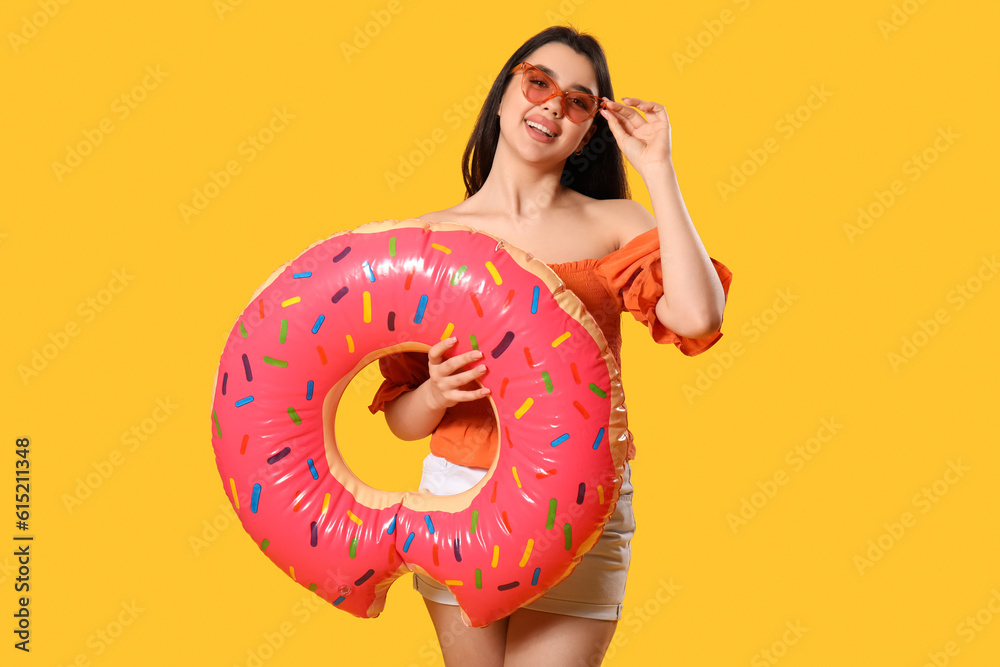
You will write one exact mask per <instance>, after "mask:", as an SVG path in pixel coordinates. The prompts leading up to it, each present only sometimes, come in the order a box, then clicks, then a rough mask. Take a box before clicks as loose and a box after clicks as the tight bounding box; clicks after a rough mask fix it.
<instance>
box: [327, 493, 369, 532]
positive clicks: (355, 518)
mask: <svg viewBox="0 0 1000 667" xmlns="http://www.w3.org/2000/svg"><path fill="white" fill-rule="evenodd" d="M328 495H329V494H328ZM347 518H348V519H350V520H351V521H353V522H354V523H356V524H358V525H359V526H360V525H361V519H360V518H358V516H357V515H356V514H355V513H354V512H352V511H351V510H347Z"/></svg>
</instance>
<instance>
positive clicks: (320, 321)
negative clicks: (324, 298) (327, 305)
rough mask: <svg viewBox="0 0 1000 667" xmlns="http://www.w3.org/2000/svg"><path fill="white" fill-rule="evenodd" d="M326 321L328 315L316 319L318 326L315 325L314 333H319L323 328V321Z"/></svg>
mask: <svg viewBox="0 0 1000 667" xmlns="http://www.w3.org/2000/svg"><path fill="white" fill-rule="evenodd" d="M325 319H326V315H320V316H319V317H317V318H316V324H314V325H313V328H312V332H313V333H319V328H320V327H321V326H323V320H325Z"/></svg>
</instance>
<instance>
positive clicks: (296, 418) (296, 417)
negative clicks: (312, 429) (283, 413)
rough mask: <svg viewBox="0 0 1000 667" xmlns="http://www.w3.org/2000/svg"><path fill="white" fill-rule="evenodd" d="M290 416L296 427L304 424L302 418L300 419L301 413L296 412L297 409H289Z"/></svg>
mask: <svg viewBox="0 0 1000 667" xmlns="http://www.w3.org/2000/svg"><path fill="white" fill-rule="evenodd" d="M288 416H289V417H291V418H292V421H293V422H295V425H296V426H298V425H299V424H301V423H302V417H299V413H297V412H295V408H288Z"/></svg>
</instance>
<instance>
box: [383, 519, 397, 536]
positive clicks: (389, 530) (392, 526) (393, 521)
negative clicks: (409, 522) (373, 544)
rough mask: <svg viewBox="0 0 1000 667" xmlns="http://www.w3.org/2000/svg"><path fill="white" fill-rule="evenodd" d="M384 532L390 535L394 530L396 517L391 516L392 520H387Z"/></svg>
mask: <svg viewBox="0 0 1000 667" xmlns="http://www.w3.org/2000/svg"><path fill="white" fill-rule="evenodd" d="M385 532H386V534H387V535H392V534H393V533H394V532H396V517H392V521H390V522H389V528H388V530H386V531H385Z"/></svg>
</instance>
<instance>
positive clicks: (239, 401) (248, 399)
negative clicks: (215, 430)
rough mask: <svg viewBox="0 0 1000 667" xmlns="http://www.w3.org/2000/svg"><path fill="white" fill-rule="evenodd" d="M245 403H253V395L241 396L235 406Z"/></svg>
mask: <svg viewBox="0 0 1000 667" xmlns="http://www.w3.org/2000/svg"><path fill="white" fill-rule="evenodd" d="M247 403H253V396H247V397H246V398H241V399H240V400H238V401H236V407H240V406H241V405H246V404H247Z"/></svg>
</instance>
